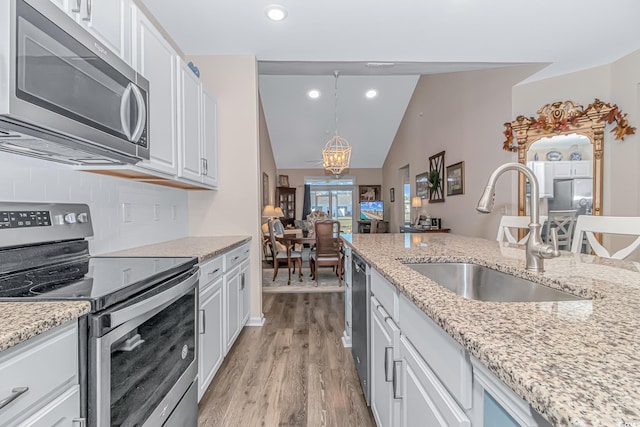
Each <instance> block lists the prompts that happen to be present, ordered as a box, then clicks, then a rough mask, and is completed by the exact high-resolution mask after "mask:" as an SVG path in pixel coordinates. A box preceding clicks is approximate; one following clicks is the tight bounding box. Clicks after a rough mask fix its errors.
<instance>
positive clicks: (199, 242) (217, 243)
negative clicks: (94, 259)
mask: <svg viewBox="0 0 640 427" xmlns="http://www.w3.org/2000/svg"><path fill="white" fill-rule="evenodd" d="M249 240H251V237H250V236H207V237H185V238H182V239H177V240H170V241H168V242H162V243H156V244H153V245H146V246H139V247H137V248H131V249H125V250H122V251H117V252H110V253H107V254H103V255H101V256H171V257H173V256H194V257H198V261H199V262H203V261H206V260H208V259H210V258H213V257H214V256H216V255H219V254H221V253H223V252H226V251H228V250H229V249H233V248H234V247H236V246H240V245H241V244H243V243H245V242H248V241H249Z"/></svg>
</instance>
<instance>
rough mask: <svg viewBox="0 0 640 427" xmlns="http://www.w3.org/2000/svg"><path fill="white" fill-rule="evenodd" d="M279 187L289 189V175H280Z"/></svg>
mask: <svg viewBox="0 0 640 427" xmlns="http://www.w3.org/2000/svg"><path fill="white" fill-rule="evenodd" d="M278 186H279V187H288V186H289V175H278Z"/></svg>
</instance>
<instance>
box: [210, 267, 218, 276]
mask: <svg viewBox="0 0 640 427" xmlns="http://www.w3.org/2000/svg"><path fill="white" fill-rule="evenodd" d="M218 271H220V267H218V268H216V269H215V270H213V271H210V272H208V273H207V274H208V275H209V276H212V275H214V274H216V273H217V272H218Z"/></svg>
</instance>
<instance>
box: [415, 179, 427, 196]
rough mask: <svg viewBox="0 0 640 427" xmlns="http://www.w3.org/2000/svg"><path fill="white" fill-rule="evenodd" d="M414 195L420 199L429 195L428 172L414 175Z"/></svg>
mask: <svg viewBox="0 0 640 427" xmlns="http://www.w3.org/2000/svg"><path fill="white" fill-rule="evenodd" d="M416 196H418V197H420V198H421V199H426V198H427V197H429V172H422V173H421V174H418V175H416Z"/></svg>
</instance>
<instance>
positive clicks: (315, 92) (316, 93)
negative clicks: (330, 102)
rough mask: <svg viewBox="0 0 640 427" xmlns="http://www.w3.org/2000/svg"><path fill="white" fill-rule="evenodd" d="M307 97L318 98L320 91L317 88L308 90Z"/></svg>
mask: <svg viewBox="0 0 640 427" xmlns="http://www.w3.org/2000/svg"><path fill="white" fill-rule="evenodd" d="M308 95H309V98H311V99H316V98H320V91H319V90H317V89H312V90H310V91H309V94H308Z"/></svg>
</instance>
